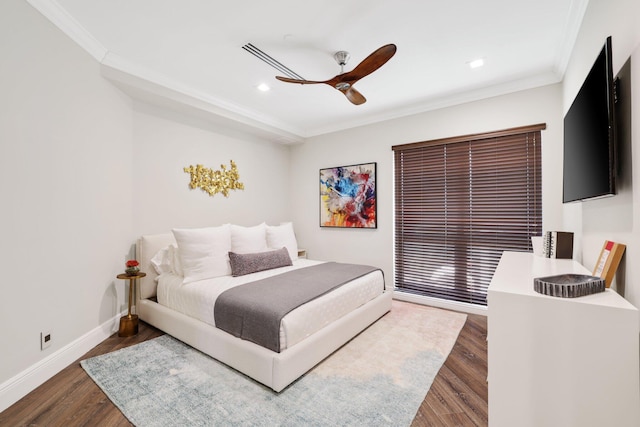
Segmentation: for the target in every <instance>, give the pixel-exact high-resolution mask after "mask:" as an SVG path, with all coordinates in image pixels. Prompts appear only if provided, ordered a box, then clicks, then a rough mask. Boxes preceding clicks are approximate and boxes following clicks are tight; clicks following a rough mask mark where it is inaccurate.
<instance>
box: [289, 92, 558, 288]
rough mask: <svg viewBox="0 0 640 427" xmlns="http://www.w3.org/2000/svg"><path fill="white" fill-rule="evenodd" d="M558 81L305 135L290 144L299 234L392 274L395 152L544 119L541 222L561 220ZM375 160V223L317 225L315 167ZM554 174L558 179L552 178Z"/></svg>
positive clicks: (328, 251)
mask: <svg viewBox="0 0 640 427" xmlns="http://www.w3.org/2000/svg"><path fill="white" fill-rule="evenodd" d="M561 118H562V117H561V87H560V85H551V86H546V87H542V88H538V89H532V90H527V91H523V92H518V93H514V94H510V95H504V96H500V97H495V98H490V99H486V100H483V101H477V102H472V103H468V104H464V105H458V106H454V107H450V108H444V109H440V110H436V111H431V112H426V113H423V114H418V115H415V116H411V117H405V118H400V119H395V120H391V121H387V122H382V123H377V124H373V125H369V126H364V127H361V128H357V129H351V130H346V131H342V132H337V133H333V134H330V135H323V136H318V137H314V138H311V139H310V140H309V141H308V142H307V143H305V144H303V145H299V146H296V147H294V148H293V150H292V158H291V177H292V180H291V187H292V195H293V198H294V200H295V203H294V207H293V211H294V213H295V216H294V220H295V224H296V226H297V230H298V240H299V242H300V245H301V246H304V247H306V249H307V250H308V252H309V255H310V257H311V258H315V259H325V260H344V261H347V262H363V263H370V264H373V265H378V266H381V267H382V268H383V269H384V272H385V276H386V278H387V280H388V281H392V280H393V279H392V278H393V274H392V273H393V212H392V210H393V153H392V151H391V146H393V145H397V144H403V143H410V142H416V141H425V140H431V139H438V138H444V137H449V136H457V135H466V134H472V133H479V132H485V131H492V130H499V129H507V128H511V127H516V126H524V125H530V124H536V123H546V124H547V129H546V130H544V131H542V144H543V145H542V150H543V154H542V155H543V162H542V165H543V171H542V174H543V221H544V227H545V228H549V229H551V228H557V227H561V225H562V204H561V199H562V184H561V174H560V170H561V167H562V164H561V156H562V120H561ZM367 162H377V163H378V165H377V172H378V176H377V190H378V229H376V230H371V229H368V230H360V229H332V228H320V227H319V218H318V215H319V181H318V178H319V169H321V168H326V167H332V166H342V165H351V164H356V163H367ZM558 179H560V181H558Z"/></svg>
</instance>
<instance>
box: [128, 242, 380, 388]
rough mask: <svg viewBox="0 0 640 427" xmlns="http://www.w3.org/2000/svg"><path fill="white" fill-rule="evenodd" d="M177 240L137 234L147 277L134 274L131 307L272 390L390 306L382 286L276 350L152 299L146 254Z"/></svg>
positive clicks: (153, 289)
mask: <svg viewBox="0 0 640 427" xmlns="http://www.w3.org/2000/svg"><path fill="white" fill-rule="evenodd" d="M170 244H174V245H175V244H176V243H175V240H174V238H173V235H172V234H171V233H166V234H154V235H146V236H142V237H140V239H138V242H137V244H136V257H137V259H138V261H139V262H140V267H141V271H144V272H145V273H147V276H146V277H144V278H142V279H138V281H137V282H138V289H137V291H136V309H137V313H138V316H139V318H140V319H141V320H143V321H145V322H147V323H149V324H151V325H153V326H155V327H157V328H158V329H161V330H163V331H164V332H166V333H167V334H169V335H171V336H173V337H175V338H177V339H179V340H180V341H183V342H185V343H186V344H189V345H190V346H192V347H194V348H197V349H198V350H200V351H202V352H204V353H206V354H208V355H209V356H211V357H213V358H214V359H217V360H219V361H220V362H222V363H225V364H226V365H229V366H231V367H232V368H234V369H237V370H238V371H240V372H242V373H244V374H245V375H247V376H249V377H251V378H253V379H254V380H256V381H258V382H260V383H262V384H264V385H266V386H267V387H270V388H271V389H273V390H274V391H276V392H280V391H282V390H283V389H284V388H285V387H287V386H288V385H289V384H291V383H292V382H293V381H295V380H296V379H298V378H299V377H300V376H301V375H302V374H304V373H305V372H307V371H308V370H309V369H311V368H313V367H314V366H315V365H317V364H318V363H319V362H320V361H322V360H323V359H324V358H326V357H327V356H329V355H330V354H331V353H333V352H334V351H336V350H337V349H338V348H340V347H341V346H342V345H344V344H345V343H346V342H347V341H349V340H350V339H352V338H353V337H354V336H356V335H357V334H358V333H360V332H361V331H362V330H364V329H365V328H367V327H368V326H369V325H371V324H372V323H374V322H375V321H376V320H378V319H379V318H380V317H382V316H383V315H384V314H385V313H387V312H388V311H389V310H391V300H392V296H393V292H392V291H389V290H387V291H385V292H384V293H382V294H381V295H380V296H378V297H376V298H375V299H373V300H371V301H369V302H368V303H366V304H365V305H363V306H361V307H359V308H358V309H356V310H354V311H353V312H351V313H349V314H347V315H346V316H344V317H342V318H340V319H339V320H337V321H335V322H333V323H331V324H330V325H327V326H326V327H324V328H323V329H321V330H320V331H318V332H316V333H314V334H313V335H311V336H310V337H309V338H306V339H305V340H304V341H301V342H299V343H298V344H296V345H294V346H292V347H291V348H288V349H286V350H284V351H282V352H281V353H276V352H273V351H271V350H268V349H266V348H264V347H261V346H259V345H257V344H254V343H252V342H249V341H245V340H241V339H239V338H236V337H234V336H232V335H230V334H228V333H226V332H224V331H222V330H220V329H218V328H216V327H214V326H211V325H209V324H206V323H204V322H202V321H200V320H197V319H195V318H193V317H189V316H186V315H184V314H182V313H179V312H177V311H174V310H171V309H170V308H167V307H165V306H162V305H160V304H158V303H156V302H154V301H153V300H152V299H151V298H153V297H155V296H156V288H157V283H156V281H155V278H156V276H157V274H156V272H155V270H154V269H153V266H152V265H151V258H152V257H153V256H154V255H155V254H156V253H157V252H158V251H159V250H160V249H162V248H164V247H166V246H168V245H170Z"/></svg>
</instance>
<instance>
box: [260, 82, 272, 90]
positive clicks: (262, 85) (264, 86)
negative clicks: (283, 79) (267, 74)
mask: <svg viewBox="0 0 640 427" xmlns="http://www.w3.org/2000/svg"><path fill="white" fill-rule="evenodd" d="M270 89H271V88H270V87H269V85H268V84H266V83H260V84H259V85H258V90H259V91H261V92H267V91H268V90H270Z"/></svg>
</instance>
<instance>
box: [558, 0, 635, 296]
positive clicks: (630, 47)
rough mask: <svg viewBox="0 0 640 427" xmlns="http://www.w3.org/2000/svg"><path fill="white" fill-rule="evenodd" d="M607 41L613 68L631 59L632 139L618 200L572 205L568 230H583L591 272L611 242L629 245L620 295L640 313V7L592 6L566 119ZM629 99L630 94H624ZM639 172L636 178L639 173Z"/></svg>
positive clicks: (605, 0) (626, 141) (625, 2)
mask: <svg viewBox="0 0 640 427" xmlns="http://www.w3.org/2000/svg"><path fill="white" fill-rule="evenodd" d="M607 36H611V37H612V45H613V68H614V73H618V72H619V71H620V70H621V68H622V67H623V65H624V64H625V63H626V62H627V61H628V60H629V58H630V57H631V73H630V74H631V78H630V79H627V80H626V81H623V82H622V84H624V85H627V87H626V89H627V90H630V94H631V99H630V100H629V99H625V100H624V102H628V103H630V104H631V116H630V118H631V123H627V129H630V130H631V133H630V134H627V135H623V141H622V150H620V152H619V154H620V159H619V163H620V165H621V168H622V170H620V175H621V178H622V179H621V180H620V181H619V184H620V185H619V188H618V189H619V193H618V195H616V196H615V197H611V198H606V199H600V200H593V201H587V202H582V203H578V204H571V205H566V207H565V224H580V225H581V230H580V231H581V233H582V236H581V240H582V248H581V249H582V253H583V257H582V263H583V264H584V265H585V266H587V268H589V269H591V268H593V266H594V265H595V264H596V262H597V258H598V255H599V253H600V250H601V248H602V245H603V243H604V241H605V240H613V241H617V242H620V243H625V244H626V245H627V250H626V255H625V259H623V264H622V265H621V269H620V270H619V272H618V273H619V274H618V276H619V277H618V278H617V281H618V288H619V289H618V291H619V292H621V293H622V294H623V295H624V296H625V298H626V299H627V300H629V301H630V302H631V303H632V304H633V305H635V306H636V307H640V248H639V247H638V246H637V245H638V243H637V242H640V223H639V221H638V219H639V215H638V213H639V212H640V176H639V174H638V171H640V150H638V148H637V147H638V141H640V73H639V72H638V71H639V70H640V2H638V1H637V0H591V1H590V2H589V6H588V8H587V11H586V13H585V17H584V21H583V23H582V26H581V29H580V32H579V34H578V39H577V41H576V45H575V48H574V50H573V53H572V56H571V60H570V61H569V64H568V68H567V72H566V74H565V79H564V82H563V113H564V112H566V111H567V110H568V109H569V106H570V105H571V103H572V102H573V99H574V97H575V95H576V94H577V92H578V90H579V88H580V86H581V84H582V82H583V81H584V79H585V77H586V75H587V73H588V71H589V69H590V68H591V65H592V64H593V62H594V61H595V58H596V56H597V55H598V53H599V51H600V49H601V48H602V46H603V45H604V42H605V39H606V38H607ZM623 93H624V92H623ZM634 171H635V173H634Z"/></svg>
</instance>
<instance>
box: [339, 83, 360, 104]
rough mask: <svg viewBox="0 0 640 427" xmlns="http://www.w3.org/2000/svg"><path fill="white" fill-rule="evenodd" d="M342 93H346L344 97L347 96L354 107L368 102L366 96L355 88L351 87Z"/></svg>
mask: <svg viewBox="0 0 640 427" xmlns="http://www.w3.org/2000/svg"><path fill="white" fill-rule="evenodd" d="M338 90H339V89H338ZM340 92H342V93H344V96H346V97H347V99H348V100H349V101H351V103H352V104H354V105H360V104H364V103H365V102H367V98H365V97H364V95H362V94H361V93H360V92H358V91H357V90H356V89H355V88H354V87H353V86H351V87H350V88H349V89H346V90H341V91H340Z"/></svg>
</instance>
